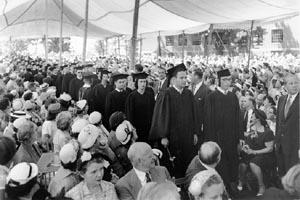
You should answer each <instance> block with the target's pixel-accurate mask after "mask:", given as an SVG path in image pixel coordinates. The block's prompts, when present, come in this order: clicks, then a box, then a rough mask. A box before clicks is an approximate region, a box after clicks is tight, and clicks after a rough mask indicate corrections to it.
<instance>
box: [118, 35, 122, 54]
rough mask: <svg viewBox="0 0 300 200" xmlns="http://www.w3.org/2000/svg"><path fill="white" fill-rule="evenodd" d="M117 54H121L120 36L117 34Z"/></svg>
mask: <svg viewBox="0 0 300 200" xmlns="http://www.w3.org/2000/svg"><path fill="white" fill-rule="evenodd" d="M118 54H119V56H120V55H121V47H120V36H118Z"/></svg>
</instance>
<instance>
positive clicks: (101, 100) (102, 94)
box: [93, 69, 112, 115]
mask: <svg viewBox="0 0 300 200" xmlns="http://www.w3.org/2000/svg"><path fill="white" fill-rule="evenodd" d="M99 73H101V83H98V84H96V85H95V87H94V88H93V96H94V98H95V101H94V108H95V111H98V112H100V113H101V114H102V115H104V114H105V105H106V104H105V100H106V96H107V95H108V93H110V92H111V91H112V87H111V86H110V85H109V82H108V74H109V71H107V70H104V69H102V70H101V71H100V72H99Z"/></svg>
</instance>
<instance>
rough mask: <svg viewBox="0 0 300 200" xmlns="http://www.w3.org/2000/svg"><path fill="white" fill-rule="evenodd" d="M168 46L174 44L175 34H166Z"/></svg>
mask: <svg viewBox="0 0 300 200" xmlns="http://www.w3.org/2000/svg"><path fill="white" fill-rule="evenodd" d="M166 46H174V36H166Z"/></svg>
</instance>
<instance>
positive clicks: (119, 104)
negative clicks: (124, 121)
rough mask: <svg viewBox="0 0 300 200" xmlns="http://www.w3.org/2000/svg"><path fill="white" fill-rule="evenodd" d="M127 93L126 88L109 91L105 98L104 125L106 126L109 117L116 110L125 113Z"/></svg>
mask: <svg viewBox="0 0 300 200" xmlns="http://www.w3.org/2000/svg"><path fill="white" fill-rule="evenodd" d="M128 95H129V92H128V91H127V90H125V91H122V92H118V91H117V90H113V91H112V92H110V93H109V94H108V95H107V97H106V100H105V120H104V121H105V125H106V127H107V128H108V127H109V126H107V125H108V124H109V123H108V121H109V117H110V116H111V114H113V113H114V112H116V111H121V112H124V113H125V103H126V99H127V97H128Z"/></svg>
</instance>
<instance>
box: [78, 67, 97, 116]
mask: <svg viewBox="0 0 300 200" xmlns="http://www.w3.org/2000/svg"><path fill="white" fill-rule="evenodd" d="M93 75H94V74H93V73H92V72H85V73H83V75H82V77H83V82H84V85H83V86H82V87H81V88H80V89H79V94H78V99H79V100H83V99H85V100H86V101H87V104H88V106H89V109H88V114H90V113H92V112H93V111H94V98H93V88H92V84H93Z"/></svg>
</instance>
